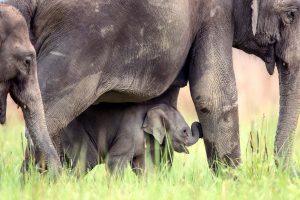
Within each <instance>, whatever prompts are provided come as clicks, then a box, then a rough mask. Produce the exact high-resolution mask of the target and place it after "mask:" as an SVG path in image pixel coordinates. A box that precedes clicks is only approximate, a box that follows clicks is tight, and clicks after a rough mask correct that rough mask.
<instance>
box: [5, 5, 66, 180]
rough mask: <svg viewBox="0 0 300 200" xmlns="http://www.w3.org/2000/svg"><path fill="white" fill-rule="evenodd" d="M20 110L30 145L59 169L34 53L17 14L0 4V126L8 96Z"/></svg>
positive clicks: (53, 166) (10, 7) (59, 165)
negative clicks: (30, 141)
mask: <svg viewBox="0 0 300 200" xmlns="http://www.w3.org/2000/svg"><path fill="white" fill-rule="evenodd" d="M8 93H9V94H10V95H11V97H12V99H13V100H14V101H15V102H16V103H17V104H18V106H20V107H21V108H22V111H23V115H24V119H25V123H26V127H27V129H28V132H29V134H30V138H31V139H32V141H33V144H34V145H35V147H36V148H38V149H39V150H40V151H41V152H42V153H43V156H44V158H45V161H46V162H47V163H48V164H49V166H50V167H51V170H52V172H53V173H54V175H56V174H57V173H59V171H60V170H61V163H60V161H59V157H58V154H57V152H56V150H55V148H54V146H53V144H52V141H51V139H50V137H49V133H48V130H47V126H46V121H45V114H44V107H43V102H42V97H41V92H40V88H39V84H38V79H37V62H36V52H35V49H34V47H33V46H32V44H31V41H30V38H29V32H28V27H27V24H26V21H25V19H24V17H23V16H22V15H21V14H20V12H19V11H18V10H17V9H16V8H14V7H12V6H8V5H4V4H0V123H1V124H4V123H5V121H6V109H7V108H6V107H7V95H8Z"/></svg>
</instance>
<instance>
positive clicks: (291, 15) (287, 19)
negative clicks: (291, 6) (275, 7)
mask: <svg viewBox="0 0 300 200" xmlns="http://www.w3.org/2000/svg"><path fill="white" fill-rule="evenodd" d="M294 20H295V12H294V11H288V12H286V13H285V15H284V16H283V23H284V24H285V25H289V24H292V23H293V22H294Z"/></svg>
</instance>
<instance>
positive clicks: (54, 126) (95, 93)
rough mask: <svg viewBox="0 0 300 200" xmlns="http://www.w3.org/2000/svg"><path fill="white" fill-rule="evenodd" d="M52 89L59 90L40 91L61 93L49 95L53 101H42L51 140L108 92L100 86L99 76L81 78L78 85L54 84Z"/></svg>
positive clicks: (104, 86)
mask: <svg viewBox="0 0 300 200" xmlns="http://www.w3.org/2000/svg"><path fill="white" fill-rule="evenodd" d="M111 85H112V84H111ZM54 87H61V88H46V89H45V90H42V93H43V94H47V93H48V91H49V90H50V91H61V92H57V93H56V92H55V93H53V92H52V93H51V94H52V95H55V96H56V98H55V99H54V100H52V99H51V100H47V99H46V100H45V101H44V104H45V112H46V119H47V126H48V129H49V132H50V135H51V138H54V137H55V135H56V134H59V133H60V130H61V129H62V128H65V127H66V126H67V125H68V124H69V123H70V122H71V121H72V120H73V119H75V118H76V117H77V116H79V115H80V114H81V113H82V112H83V111H85V110H86V109H87V108H88V107H89V106H91V105H92V104H93V103H94V102H95V101H96V100H97V99H98V98H99V97H100V96H101V95H102V94H104V93H105V92H107V91H108V90H109V88H108V87H107V86H106V85H105V84H101V76H100V75H99V74H93V75H90V76H87V77H85V78H82V79H81V80H80V81H79V82H78V83H75V84H73V85H70V86H67V87H64V86H57V85H55V84H54Z"/></svg>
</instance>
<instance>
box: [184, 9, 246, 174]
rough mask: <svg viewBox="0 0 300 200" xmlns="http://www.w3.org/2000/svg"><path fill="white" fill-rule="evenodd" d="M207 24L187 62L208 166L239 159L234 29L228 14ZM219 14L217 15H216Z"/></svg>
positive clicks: (214, 168)
mask: <svg viewBox="0 0 300 200" xmlns="http://www.w3.org/2000/svg"><path fill="white" fill-rule="evenodd" d="M218 15H219V18H222V19H223V21H222V20H219V19H216V18H212V19H211V20H219V22H220V24H216V23H215V24H214V26H210V25H206V26H205V27H206V28H205V29H204V30H201V33H200V32H199V33H198V36H197V37H196V41H195V43H194V47H193V50H192V51H193V52H192V55H193V57H194V58H193V61H192V63H191V66H190V74H189V79H190V89H191V94H192V98H193V101H194V104H195V107H196V110H197V114H198V117H199V120H200V121H201V124H202V128H203V139H204V143H205V148H206V153H207V159H208V163H209V166H210V167H211V168H212V169H213V170H214V171H216V170H217V163H218V162H216V161H221V162H222V163H225V164H226V165H229V166H232V167H235V166H237V165H238V164H239V163H240V161H241V158H240V141H239V121H238V105H237V88H236V82H235V75H234V71H233V64H232V36H233V31H232V30H233V29H232V27H231V26H230V25H228V26H227V27H224V24H230V21H231V20H230V17H226V16H221V15H223V13H219V14H218ZM216 17H218V16H216Z"/></svg>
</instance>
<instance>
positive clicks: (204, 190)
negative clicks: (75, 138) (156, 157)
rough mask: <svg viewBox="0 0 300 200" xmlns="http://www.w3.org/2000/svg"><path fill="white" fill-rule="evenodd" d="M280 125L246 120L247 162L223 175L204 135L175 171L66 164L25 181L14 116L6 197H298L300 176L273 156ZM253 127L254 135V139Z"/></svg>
mask: <svg viewBox="0 0 300 200" xmlns="http://www.w3.org/2000/svg"><path fill="white" fill-rule="evenodd" d="M275 129H276V122H275V121H274V120H271V119H268V118H267V117H266V118H263V117H260V118H258V119H257V121H255V122H253V123H252V125H251V123H241V148H242V158H243V164H242V165H241V166H240V167H239V168H238V169H236V170H228V171H226V170H225V171H226V173H222V174H221V175H220V176H218V177H216V176H214V175H213V174H212V173H211V171H210V170H209V169H208V166H207V162H206V155H205V151H204V147H203V142H202V141H200V142H199V143H198V144H197V145H195V146H194V147H192V148H191V149H190V154H189V155H183V154H175V159H174V166H173V168H172V170H171V171H170V172H169V173H155V172H153V173H150V174H149V175H148V176H147V177H143V178H138V177H136V176H135V175H134V174H133V173H132V172H131V171H130V169H128V170H127V171H126V173H125V175H124V177H123V178H122V179H120V178H119V179H113V178H110V177H109V176H108V174H107V173H106V171H105V167H104V166H103V165H101V166H98V167H96V168H95V169H94V170H92V171H91V172H90V173H89V174H88V175H86V176H84V177H81V178H76V177H74V176H71V175H70V173H69V172H68V170H67V169H65V171H64V173H63V175H62V176H61V177H59V178H58V180H57V181H51V180H49V177H47V176H41V175H40V174H38V173H32V174H30V176H28V177H27V181H26V183H25V184H24V185H22V182H21V181H20V180H21V174H20V173H19V170H20V166H21V162H22V157H23V150H22V141H23V143H25V139H23V134H22V133H23V132H24V125H23V123H22V122H18V121H16V120H13V119H9V123H8V124H7V125H5V126H4V127H1V128H0V199H24V200H25V199H30V200H31V199H43V200H45V199H54V200H59V199H72V200H73V199H74V200H75V199H114V200H115V199H121V200H126V199H128V200H134V199H138V200H140V199H151V200H152V199H153V200H156V199H170V200H176V199H180V200H185V199H187V200H188V199H205V200H207V199H255V200H258V199H298V198H300V178H297V177H293V176H292V175H291V174H289V173H285V172H282V171H280V170H277V169H276V167H275V165H274V162H273V157H272V156H273V155H272V154H273V140H274V133H275ZM251 130H252V134H253V139H252V145H249V133H250V131H251ZM298 132H299V131H298ZM257 135H259V137H260V139H259V144H257V140H256V139H255V137H256V136H257ZM299 144H300V138H299V134H297V137H296V144H295V149H294V152H295V153H294V156H293V160H294V161H295V165H296V166H297V167H298V168H299V169H300V164H299V160H300V159H299V158H300V157H299V153H300V151H299V148H297V147H298V146H299ZM247 146H248V147H247ZM251 146H252V148H251ZM265 148H267V152H268V154H267V156H266V150H265ZM246 150H247V151H246ZM246 152H247V153H246ZM228 174H230V175H228Z"/></svg>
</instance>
